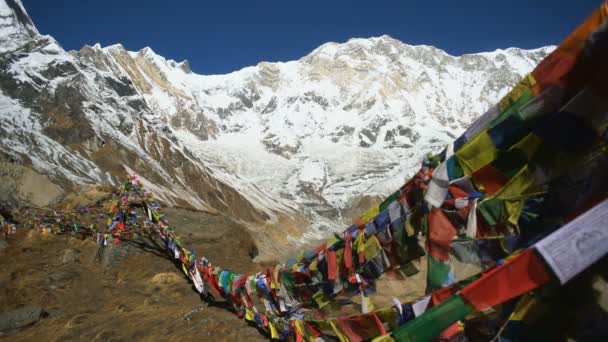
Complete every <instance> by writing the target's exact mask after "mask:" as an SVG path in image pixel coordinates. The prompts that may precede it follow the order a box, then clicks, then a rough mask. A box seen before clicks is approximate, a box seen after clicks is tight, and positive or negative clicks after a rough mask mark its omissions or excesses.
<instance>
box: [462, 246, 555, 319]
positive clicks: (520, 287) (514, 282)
mask: <svg viewBox="0 0 608 342" xmlns="http://www.w3.org/2000/svg"><path fill="white" fill-rule="evenodd" d="M548 281H549V275H548V274H547V272H546V271H545V268H544V267H543V264H542V262H541V260H540V258H539V257H538V255H537V254H536V253H535V252H534V251H533V250H532V249H527V250H525V251H523V252H522V253H521V254H519V255H518V256H516V257H515V258H513V259H512V260H510V261H507V262H506V263H505V264H503V265H501V266H499V267H497V268H495V269H493V270H492V271H490V272H488V273H486V274H485V275H483V276H482V277H481V278H479V279H477V280H476V281H475V282H473V283H471V284H470V285H469V286H467V287H465V288H464V289H462V291H461V293H460V294H461V295H462V297H463V298H465V299H466V300H467V301H469V303H471V304H472V305H473V306H474V307H475V309H476V310H477V311H482V310H485V309H488V308H490V307H492V306H495V305H498V304H501V303H504V302H506V301H507V300H509V299H511V298H514V297H517V296H519V295H521V294H523V293H526V292H528V291H530V290H532V289H534V288H536V287H538V286H540V285H542V284H544V283H546V282H548Z"/></svg>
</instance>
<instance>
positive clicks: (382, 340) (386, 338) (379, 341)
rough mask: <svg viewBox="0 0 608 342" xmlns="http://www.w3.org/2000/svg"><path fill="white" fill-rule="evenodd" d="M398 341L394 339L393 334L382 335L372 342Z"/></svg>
mask: <svg viewBox="0 0 608 342" xmlns="http://www.w3.org/2000/svg"><path fill="white" fill-rule="evenodd" d="M395 341H396V340H395V339H394V338H393V336H392V335H391V334H386V335H381V336H377V337H374V339H373V340H372V342H395Z"/></svg>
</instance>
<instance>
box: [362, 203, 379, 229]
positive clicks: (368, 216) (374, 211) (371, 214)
mask: <svg viewBox="0 0 608 342" xmlns="http://www.w3.org/2000/svg"><path fill="white" fill-rule="evenodd" d="M379 213H380V206H379V205H375V206H373V207H371V208H369V209H367V211H366V212H364V213H363V215H361V221H363V224H366V223H367V222H369V221H371V220H373V219H374V218H375V217H376V216H377V215H378V214H379Z"/></svg>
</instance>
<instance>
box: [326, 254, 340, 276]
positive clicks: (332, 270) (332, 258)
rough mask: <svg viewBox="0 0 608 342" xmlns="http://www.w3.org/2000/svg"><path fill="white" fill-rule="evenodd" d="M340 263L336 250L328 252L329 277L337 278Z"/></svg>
mask: <svg viewBox="0 0 608 342" xmlns="http://www.w3.org/2000/svg"><path fill="white" fill-rule="evenodd" d="M337 273H338V265H337V262H336V251H328V252H327V279H328V280H336V277H337Z"/></svg>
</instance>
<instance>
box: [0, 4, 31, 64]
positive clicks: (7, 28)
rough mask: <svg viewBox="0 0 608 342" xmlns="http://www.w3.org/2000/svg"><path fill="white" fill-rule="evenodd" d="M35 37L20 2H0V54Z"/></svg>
mask: <svg viewBox="0 0 608 342" xmlns="http://www.w3.org/2000/svg"><path fill="white" fill-rule="evenodd" d="M37 35H39V33H38V30H37V29H36V26H34V23H33V22H32V20H31V19H30V17H29V16H28V14H27V12H26V11H25V8H24V7H23V4H21V1H20V0H3V1H0V53H5V52H7V51H13V50H15V49H17V48H18V47H20V46H21V45H23V44H24V43H26V42H27V40H29V39H31V38H33V37H35V36H37Z"/></svg>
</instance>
